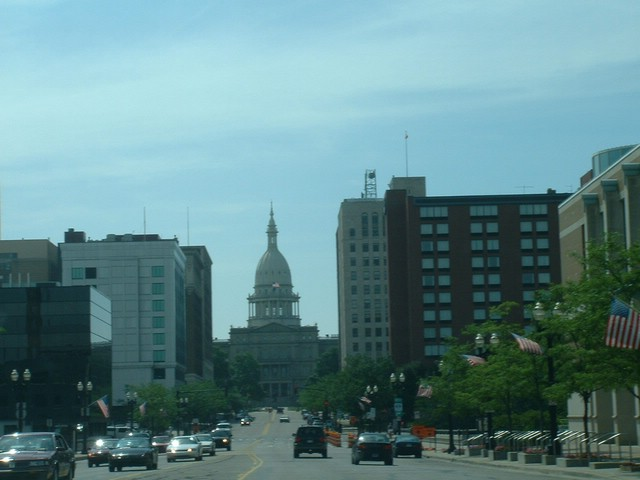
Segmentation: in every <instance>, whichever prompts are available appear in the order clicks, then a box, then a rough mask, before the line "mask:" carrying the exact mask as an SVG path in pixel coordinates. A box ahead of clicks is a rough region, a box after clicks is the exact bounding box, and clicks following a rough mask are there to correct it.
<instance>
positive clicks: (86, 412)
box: [76, 380, 93, 453]
mask: <svg viewBox="0 0 640 480" xmlns="http://www.w3.org/2000/svg"><path fill="white" fill-rule="evenodd" d="M76 388H77V390H78V394H79V395H80V417H81V418H82V453H87V436H88V431H89V423H90V421H91V409H90V407H89V405H90V404H91V392H92V390H93V383H91V380H89V381H88V382H87V383H86V384H84V383H82V382H78V384H77V385H76Z"/></svg>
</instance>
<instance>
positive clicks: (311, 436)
mask: <svg viewBox="0 0 640 480" xmlns="http://www.w3.org/2000/svg"><path fill="white" fill-rule="evenodd" d="M293 437H294V440H293V458H298V457H299V456H300V454H301V453H319V454H321V455H322V456H323V457H324V458H327V438H326V437H325V434H324V429H323V428H322V427H314V426H311V425H305V426H302V427H298V430H297V431H296V433H294V434H293Z"/></svg>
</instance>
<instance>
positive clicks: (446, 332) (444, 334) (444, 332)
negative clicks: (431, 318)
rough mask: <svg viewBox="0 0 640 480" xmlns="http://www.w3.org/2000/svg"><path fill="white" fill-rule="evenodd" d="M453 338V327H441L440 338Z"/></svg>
mask: <svg viewBox="0 0 640 480" xmlns="http://www.w3.org/2000/svg"><path fill="white" fill-rule="evenodd" d="M451 336H453V329H452V328H451V327H440V338H449V337H451Z"/></svg>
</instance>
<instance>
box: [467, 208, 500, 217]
mask: <svg viewBox="0 0 640 480" xmlns="http://www.w3.org/2000/svg"><path fill="white" fill-rule="evenodd" d="M469 211H470V214H471V216H472V217H495V216H496V215H498V206H497V205H472V206H471V207H470V209H469Z"/></svg>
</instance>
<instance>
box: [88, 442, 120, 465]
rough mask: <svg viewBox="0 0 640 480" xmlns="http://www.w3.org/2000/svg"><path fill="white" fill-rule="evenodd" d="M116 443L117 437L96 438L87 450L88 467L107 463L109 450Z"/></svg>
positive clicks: (114, 446)
mask: <svg viewBox="0 0 640 480" xmlns="http://www.w3.org/2000/svg"><path fill="white" fill-rule="evenodd" d="M116 445H118V439H117V438H98V439H97V440H96V441H95V442H93V444H92V445H91V446H90V447H89V449H88V450H87V463H88V464H89V468H91V467H93V466H94V465H95V466H96V467H97V466H100V465H101V464H103V463H109V452H110V451H111V449H113V448H116Z"/></svg>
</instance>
